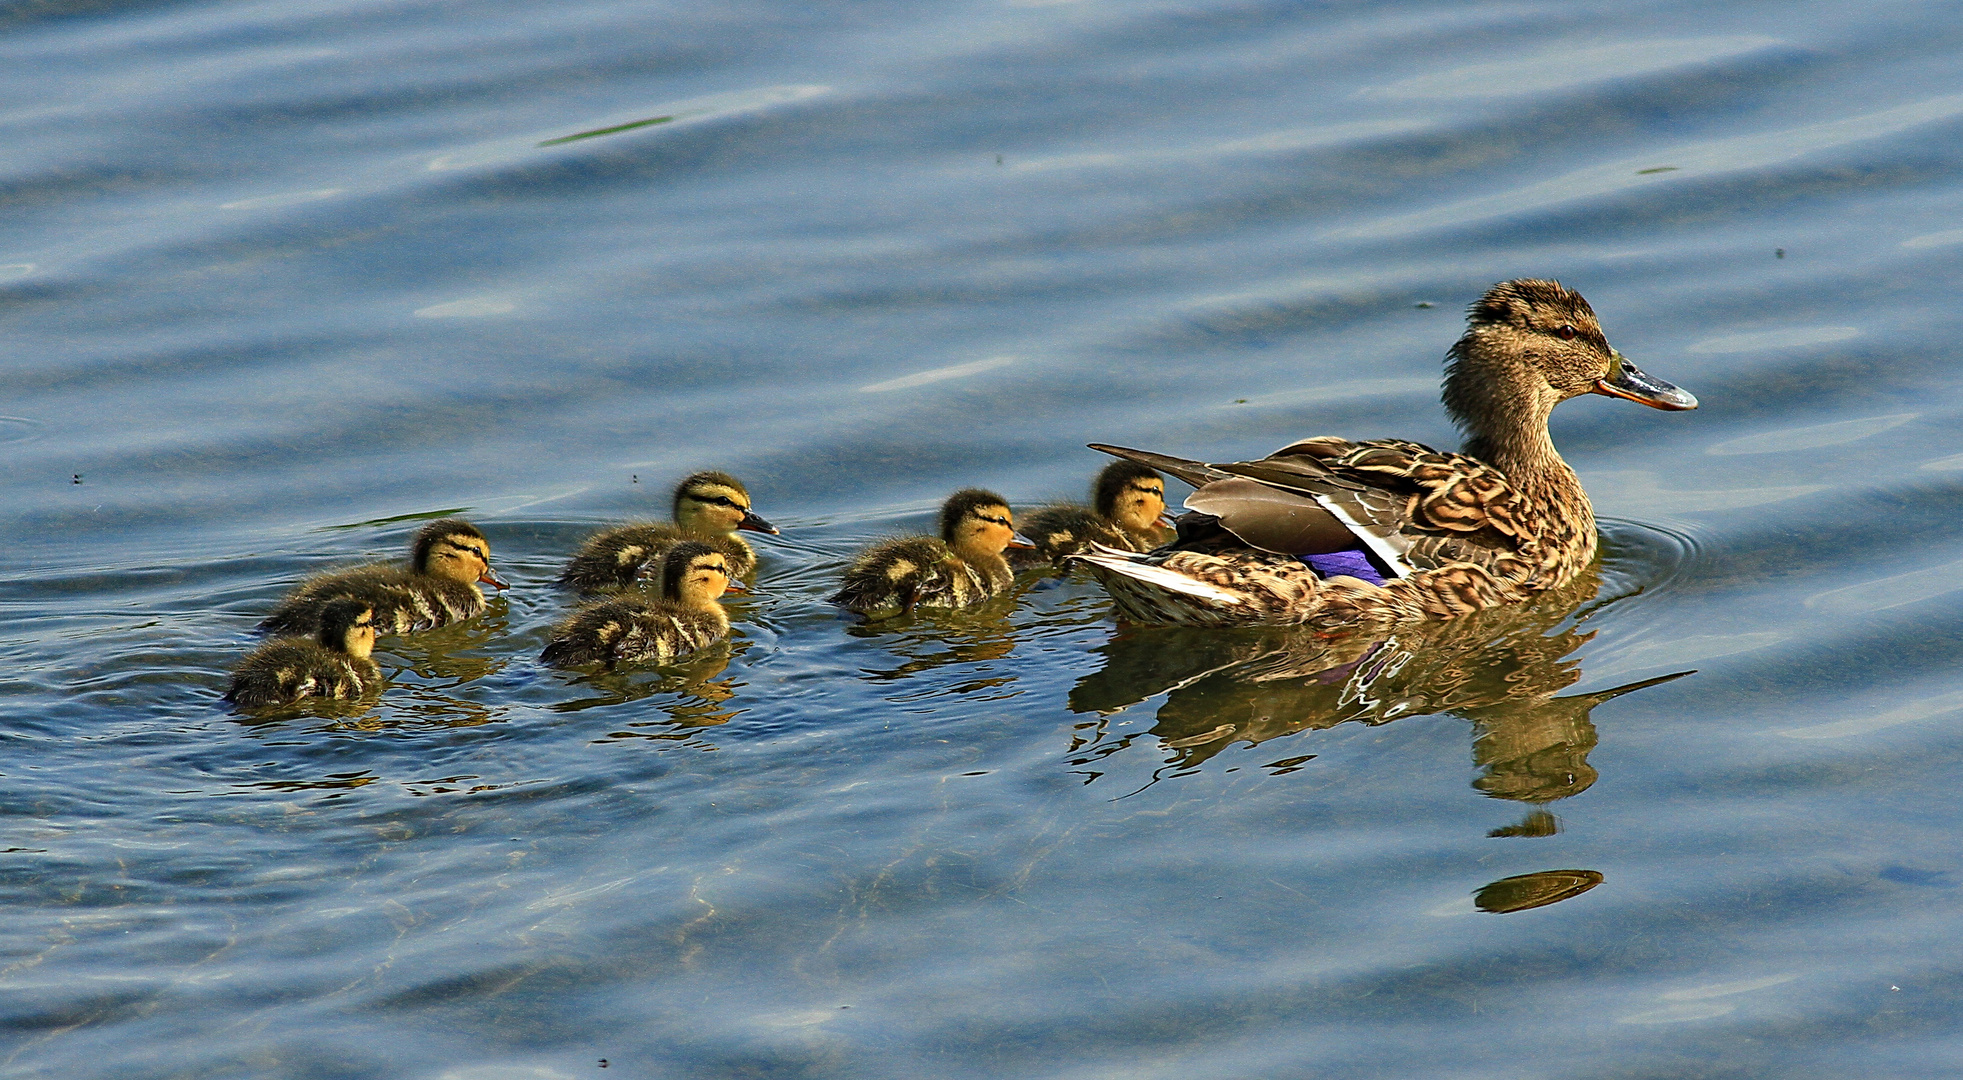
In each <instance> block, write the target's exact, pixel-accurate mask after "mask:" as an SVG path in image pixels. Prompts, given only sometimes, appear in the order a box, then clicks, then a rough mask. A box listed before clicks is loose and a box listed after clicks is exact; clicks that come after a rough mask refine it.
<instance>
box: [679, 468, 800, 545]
mask: <svg viewBox="0 0 1963 1080" xmlns="http://www.w3.org/2000/svg"><path fill="white" fill-rule="evenodd" d="M675 523H676V524H678V525H680V526H681V527H682V528H683V529H684V530H686V531H688V532H692V533H694V534H696V535H697V536H728V535H729V534H730V533H733V532H735V531H736V530H738V529H751V530H754V531H756V532H763V533H771V534H773V535H775V534H776V532H777V526H775V525H772V524H771V523H770V522H768V521H765V520H764V519H762V518H760V517H758V516H757V515H756V514H754V513H752V512H751V510H750V492H749V490H748V489H746V488H745V487H744V486H743V482H742V481H740V480H738V479H736V478H735V477H734V476H731V475H729V474H728V473H722V472H699V473H696V474H695V475H693V476H690V477H688V478H687V479H685V480H683V481H682V482H681V483H680V484H677V485H675Z"/></svg>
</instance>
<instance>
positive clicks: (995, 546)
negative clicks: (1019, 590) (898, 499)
mask: <svg viewBox="0 0 1963 1080" xmlns="http://www.w3.org/2000/svg"><path fill="white" fill-rule="evenodd" d="M1011 543H1020V544H1027V543H1028V542H1027V541H1025V540H1021V539H1020V538H1018V537H1017V536H1016V526H1015V519H1014V517H1013V516H1012V515H1011V514H1010V513H1009V503H1008V500H1006V499H1004V498H1002V496H1000V495H997V494H995V493H994V492H992V491H983V490H981V489H980V488H968V489H966V490H964V491H957V492H955V493H954V494H953V495H951V496H949V497H948V500H947V502H945V503H943V504H942V505H941V535H940V536H939V537H938V538H936V537H932V536H901V537H896V538H894V539H892V540H884V541H881V542H880V543H877V544H874V545H873V546H872V547H869V548H867V549H866V550H864V551H862V552H860V553H859V557H858V558H856V559H853V560H852V565H851V566H850V567H847V568H846V571H845V582H844V586H843V587H842V588H840V589H839V590H838V592H837V594H835V595H834V596H833V597H832V603H834V604H842V605H844V606H845V608H846V609H847V610H849V611H854V612H857V613H859V614H861V615H870V614H872V613H874V612H881V611H888V610H891V609H893V608H898V609H900V610H901V611H912V610H913V609H914V608H917V607H966V606H968V605H969V604H977V603H980V602H981V601H983V600H986V599H988V598H989V597H991V596H993V595H995V594H996V593H998V592H1000V591H1002V590H1003V589H1005V588H1007V587H1008V585H1009V583H1010V582H1011V581H1013V580H1014V579H1015V575H1014V574H1012V573H1010V572H1009V564H1008V562H1007V560H1005V559H1003V558H1002V552H1003V550H1004V549H1006V548H1007V547H1008V546H1009V545H1010V544H1011Z"/></svg>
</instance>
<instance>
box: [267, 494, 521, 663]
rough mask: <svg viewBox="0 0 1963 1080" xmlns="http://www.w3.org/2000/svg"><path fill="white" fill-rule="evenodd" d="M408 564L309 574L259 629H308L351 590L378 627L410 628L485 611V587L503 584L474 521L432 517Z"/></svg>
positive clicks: (404, 630)
mask: <svg viewBox="0 0 1963 1080" xmlns="http://www.w3.org/2000/svg"><path fill="white" fill-rule="evenodd" d="M409 564H410V569H408V570H403V569H401V568H399V567H395V566H390V565H389V564H387V563H370V564H369V565H367V566H357V567H355V568H354V569H352V570H337V571H334V572H332V573H327V574H321V575H319V576H317V577H313V578H309V579H308V580H307V581H305V582H303V583H301V585H300V587H299V588H297V589H295V590H293V592H291V593H289V594H288V595H287V597H286V599H285V600H282V601H280V605H279V607H278V608H276V609H274V611H273V613H272V614H271V615H268V616H267V617H266V619H265V621H264V622H261V623H260V624H259V629H260V630H261V631H262V632H265V633H272V634H301V635H306V634H311V633H313V632H314V631H315V629H317V628H318V627H319V625H320V612H321V608H322V607H323V606H324V605H325V604H326V603H327V602H328V601H330V600H333V599H335V598H336V597H341V596H352V597H355V598H356V599H358V600H360V601H362V602H363V603H365V604H367V605H368V606H369V607H371V608H373V609H374V612H375V629H376V632H378V633H383V634H407V633H410V632H412V631H416V630H429V629H432V628H434V627H438V626H442V625H444V624H446V623H451V622H461V621H463V620H464V619H468V618H472V617H474V616H476V615H479V614H482V613H483V611H484V591H483V590H482V589H479V588H478V587H477V585H478V583H479V582H482V583H483V584H486V585H489V586H491V587H492V588H495V589H503V588H507V587H508V586H506V585H505V583H504V582H502V581H500V580H498V576H497V575H496V574H493V573H491V545H490V542H489V541H487V540H485V539H484V534H483V533H481V532H478V531H477V526H475V525H472V524H471V523H470V522H468V521H464V520H462V519H461V518H444V519H443V520H441V521H432V522H430V523H429V524H428V525H425V526H423V527H422V529H420V530H419V531H418V532H417V533H416V539H415V541H414V543H412V544H411V545H410V548H409Z"/></svg>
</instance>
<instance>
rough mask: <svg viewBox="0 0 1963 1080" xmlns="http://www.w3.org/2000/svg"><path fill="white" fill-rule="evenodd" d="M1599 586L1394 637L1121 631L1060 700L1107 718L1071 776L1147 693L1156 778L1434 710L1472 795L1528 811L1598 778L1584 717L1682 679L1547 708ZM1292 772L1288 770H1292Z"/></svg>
mask: <svg viewBox="0 0 1963 1080" xmlns="http://www.w3.org/2000/svg"><path fill="white" fill-rule="evenodd" d="M1599 581H1600V579H1599V576H1598V570H1597V569H1596V568H1591V569H1590V570H1589V571H1587V572H1586V573H1584V574H1582V575H1581V576H1579V577H1577V578H1576V579H1575V580H1574V581H1571V582H1569V583H1568V584H1566V585H1564V586H1563V587H1561V588H1560V589H1557V590H1552V591H1550V592H1549V593H1547V594H1545V595H1543V596H1541V597H1539V598H1537V599H1535V600H1534V601H1532V602H1530V603H1527V604H1523V605H1518V606H1515V607H1503V608H1493V609H1489V610H1485V611H1480V612H1474V613H1471V614H1468V615H1465V616H1462V617H1460V618H1458V619H1454V620H1450V621H1445V622H1434V623H1418V624H1411V625H1407V626H1402V627H1399V628H1398V630H1397V631H1396V632H1395V633H1394V634H1391V635H1386V636H1373V635H1369V634H1355V635H1344V636H1336V637H1323V636H1317V635H1310V634H1303V633H1300V632H1274V631H1238V632H1231V633H1222V632H1220V631H1217V630H1215V631H1204V630H1195V629H1190V628H1179V627H1153V628H1139V629H1135V630H1133V631H1131V632H1129V633H1126V634H1121V635H1120V636H1118V637H1116V638H1113V639H1112V640H1111V641H1110V642H1108V643H1107V644H1106V645H1105V646H1104V647H1103V649H1102V650H1100V651H1102V652H1103V653H1104V655H1105V658H1106V663H1105V667H1104V670H1102V671H1099V672H1097V673H1095V674H1093V675H1090V676H1087V677H1085V678H1084V679H1083V680H1081V681H1079V683H1078V684H1077V686H1076V688H1075V689H1073V690H1072V692H1071V695H1070V706H1071V708H1072V710H1073V711H1076V712H1096V713H1100V714H1103V716H1104V717H1105V719H1101V720H1100V721H1098V722H1096V723H1095V724H1094V725H1092V726H1091V727H1090V729H1089V730H1088V733H1087V734H1083V735H1080V736H1079V738H1078V739H1077V743H1078V745H1077V746H1076V747H1073V750H1075V751H1076V752H1075V753H1074V754H1073V756H1072V758H1071V759H1070V761H1071V764H1073V765H1077V766H1079V767H1083V766H1087V765H1091V764H1094V763H1095V762H1096V761H1098V760H1100V759H1101V758H1103V757H1105V756H1108V755H1109V754H1112V753H1115V752H1117V751H1119V750H1122V749H1124V748H1125V746H1127V745H1129V743H1130V742H1131V741H1133V740H1134V739H1136V736H1128V737H1124V738H1118V739H1112V738H1111V733H1110V730H1109V726H1108V722H1107V721H1108V717H1109V716H1110V715H1111V714H1113V713H1116V712H1119V711H1121V710H1123V709H1125V708H1127V707H1129V706H1131V705H1133V704H1136V703H1138V702H1142V701H1144V700H1146V699H1148V698H1150V697H1153V696H1155V695H1158V694H1167V698H1166V701H1165V703H1164V704H1163V705H1161V706H1160V708H1159V710H1158V715H1157V723H1155V724H1154V725H1153V727H1152V728H1151V729H1150V731H1149V732H1148V733H1149V734H1151V735H1155V736H1157V737H1158V738H1159V740H1160V745H1161V746H1162V747H1163V748H1164V749H1167V750H1171V751H1172V752H1173V755H1172V757H1171V759H1170V761H1169V762H1168V766H1167V769H1168V770H1171V771H1175V772H1176V771H1183V770H1187V769H1192V768H1195V767H1198V766H1199V765H1201V764H1203V763H1204V762H1205V761H1207V760H1208V759H1209V758H1211V757H1213V756H1214V755H1216V754H1218V753H1220V752H1221V751H1222V750H1225V749H1226V748H1227V747H1229V746H1231V745H1233V744H1234V743H1240V742H1244V743H1248V744H1250V745H1258V744H1260V743H1263V742H1266V741H1267V740H1269V739H1274V738H1279V737H1281V736H1284V735H1293V734H1295V733H1297V732H1301V731H1314V730H1321V729H1325V728H1331V727H1334V726H1336V725H1337V724H1341V723H1344V722H1347V721H1357V722H1360V723H1365V724H1371V725H1377V724H1385V723H1389V722H1390V721H1392V720H1396V719H1400V718H1402V717H1406V716H1421V715H1429V714H1435V713H1448V714H1451V715H1454V716H1460V717H1463V718H1465V719H1467V720H1470V721H1472V722H1473V760H1474V762H1475V763H1476V764H1478V765H1479V766H1480V769H1481V772H1480V775H1479V778H1478V779H1477V780H1475V781H1474V783H1473V786H1474V787H1475V788H1477V789H1478V790H1480V791H1482V792H1484V793H1485V794H1487V795H1489V796H1492V797H1494V798H1500V799H1509V800H1513V801H1516V802H1524V803H1528V804H1530V805H1533V806H1535V807H1539V806H1540V805H1542V804H1545V803H1548V802H1552V801H1555V800H1558V799H1565V798H1568V797H1570V796H1572V795H1576V794H1579V793H1580V792H1582V791H1584V790H1586V789H1587V788H1588V787H1589V786H1590V785H1592V784H1593V783H1594V782H1595V779H1596V773H1595V770H1594V768H1593V767H1592V766H1591V765H1589V763H1588V753H1589V751H1591V750H1593V749H1594V748H1595V743H1596V734H1595V727H1594V724H1593V722H1592V721H1591V719H1590V715H1589V714H1590V711H1591V710H1592V709H1593V708H1594V707H1595V706H1596V705H1599V704H1601V703H1602V702H1604V701H1607V700H1609V699H1610V698H1613V697H1618V696H1620V695H1622V694H1626V693H1629V692H1631V691H1633V690H1639V689H1642V688H1643V687H1646V686H1653V685H1655V684H1657V683H1660V682H1665V681H1668V680H1670V679H1675V678H1679V677H1681V676H1682V675H1687V674H1690V673H1689V672H1678V673H1676V674H1673V675H1666V676H1662V677H1660V678H1655V679H1647V680H1644V681H1642V682H1638V683H1632V684H1629V685H1627V686H1619V687H1616V688H1614V689H1611V690H1604V691H1599V692H1596V693H1592V694H1581V695H1575V696H1570V697H1556V696H1555V695H1556V693H1558V692H1559V691H1560V690H1563V689H1565V688H1567V687H1569V686H1572V685H1574V684H1575V683H1576V682H1577V681H1579V680H1580V678H1581V661H1580V658H1578V657H1576V656H1574V655H1573V653H1574V652H1575V650H1577V649H1579V648H1580V647H1581V646H1582V645H1584V644H1586V643H1587V642H1588V641H1589V640H1590V639H1592V638H1593V637H1594V636H1595V634H1594V632H1593V631H1586V630H1583V629H1582V627H1581V622H1582V619H1583V618H1585V617H1586V615H1583V616H1582V617H1581V618H1575V619H1574V620H1573V621H1570V617H1571V616H1572V615H1574V614H1575V612H1576V609H1577V608H1579V607H1580V606H1581V605H1583V604H1584V603H1586V602H1587V601H1588V600H1590V599H1591V598H1592V597H1594V595H1595V594H1596V591H1597V589H1598V587H1599ZM1595 610H1600V609H1599V607H1598V608H1596V609H1595ZM1593 613H1594V611H1590V612H1588V613H1587V615H1592V614H1593ZM1564 624H1565V625H1564ZM1302 760H1304V759H1303V758H1302V757H1293V758H1290V759H1289V760H1288V762H1287V764H1288V766H1289V767H1290V769H1291V771H1292V769H1293V768H1294V767H1296V766H1299V764H1300V763H1301V761H1302ZM1274 764H1276V765H1280V764H1282V763H1281V762H1276V763H1274ZM1162 771H1165V770H1162ZM1095 776H1096V774H1093V775H1092V779H1095ZM1557 828H1558V823H1556V822H1554V821H1553V817H1552V815H1550V814H1546V813H1545V811H1540V812H1539V815H1538V816H1536V815H1535V814H1534V813H1530V814H1529V816H1528V819H1527V820H1526V821H1525V822H1523V823H1522V824H1521V825H1519V826H1514V827H1511V828H1509V829H1505V830H1498V831H1497V832H1496V833H1495V835H1509V836H1533V835H1547V834H1548V833H1551V832H1553V831H1556V829H1557Z"/></svg>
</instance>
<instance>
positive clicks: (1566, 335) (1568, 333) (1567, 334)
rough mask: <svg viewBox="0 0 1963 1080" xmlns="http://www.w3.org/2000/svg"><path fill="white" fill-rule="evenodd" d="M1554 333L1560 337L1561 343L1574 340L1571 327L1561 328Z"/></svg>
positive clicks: (1573, 331) (1573, 329)
mask: <svg viewBox="0 0 1963 1080" xmlns="http://www.w3.org/2000/svg"><path fill="white" fill-rule="evenodd" d="M1556 332H1557V333H1559V334H1560V335H1561V340H1562V341H1573V340H1574V339H1575V328H1574V327H1572V326H1563V327H1562V328H1561V329H1560V330H1558V331H1556Z"/></svg>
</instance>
